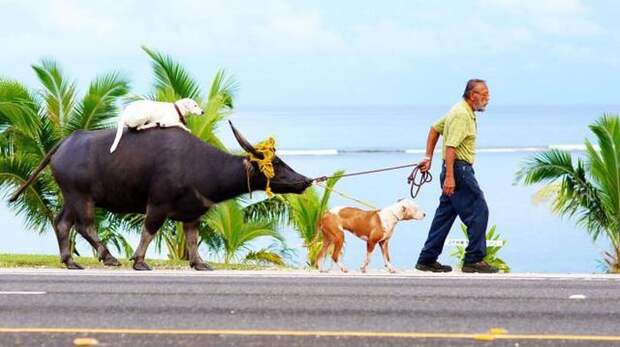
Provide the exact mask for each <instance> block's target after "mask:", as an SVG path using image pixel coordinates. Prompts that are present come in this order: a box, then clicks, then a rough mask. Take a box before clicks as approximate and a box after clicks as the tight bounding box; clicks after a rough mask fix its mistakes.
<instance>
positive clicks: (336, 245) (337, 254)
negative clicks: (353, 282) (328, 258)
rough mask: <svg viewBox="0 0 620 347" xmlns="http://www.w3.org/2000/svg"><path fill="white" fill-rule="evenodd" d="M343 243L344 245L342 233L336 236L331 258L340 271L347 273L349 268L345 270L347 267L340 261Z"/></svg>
mask: <svg viewBox="0 0 620 347" xmlns="http://www.w3.org/2000/svg"><path fill="white" fill-rule="evenodd" d="M343 245H344V233H343V234H342V235H341V237H339V238H338V240H336V242H334V253H332V259H333V261H334V263H336V265H338V267H339V268H340V271H342V272H344V273H347V272H349V270H347V268H346V267H345V266H344V265H343V264H342V262H341V261H340V260H341V258H342V246H343Z"/></svg>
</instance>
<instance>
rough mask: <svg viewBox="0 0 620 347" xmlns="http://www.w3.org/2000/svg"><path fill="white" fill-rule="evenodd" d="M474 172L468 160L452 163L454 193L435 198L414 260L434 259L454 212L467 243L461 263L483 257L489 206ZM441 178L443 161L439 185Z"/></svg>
mask: <svg viewBox="0 0 620 347" xmlns="http://www.w3.org/2000/svg"><path fill="white" fill-rule="evenodd" d="M474 174H475V173H474V168H473V167H472V166H471V165H470V164H469V163H467V162H464V161H461V160H457V161H456V162H455V163H454V180H455V183H456V188H455V190H454V194H452V196H451V197H448V196H447V195H445V194H442V195H441V197H440V198H439V207H437V211H435V217H434V218H433V223H432V224H431V229H430V230H429V232H428V238H427V239H426V243H425V244H424V248H423V249H422V252H420V257H419V258H418V264H426V265H429V264H432V263H434V262H435V261H437V257H439V254H441V251H442V250H443V246H444V243H445V242H446V237H447V236H448V232H450V228H452V224H453V223H454V220H455V219H456V216H459V218H460V219H461V221H463V223H464V224H465V225H466V226H467V238H468V239H469V245H468V246H467V248H466V249H465V259H464V262H465V264H471V263H476V262H479V261H481V260H482V259H484V257H485V255H486V251H487V242H486V230H487V223H488V221H489V208H488V207H487V202H486V200H485V199H484V193H482V190H481V189H480V186H479V185H478V181H476V177H475V176H474ZM445 178H446V165H445V163H444V165H443V170H442V171H441V176H440V184H441V188H442V189H443V183H444V180H445Z"/></svg>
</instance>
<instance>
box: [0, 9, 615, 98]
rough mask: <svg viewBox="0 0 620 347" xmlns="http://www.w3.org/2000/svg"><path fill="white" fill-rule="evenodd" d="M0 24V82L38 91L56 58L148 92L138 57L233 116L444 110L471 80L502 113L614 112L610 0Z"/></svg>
mask: <svg viewBox="0 0 620 347" xmlns="http://www.w3.org/2000/svg"><path fill="white" fill-rule="evenodd" d="M0 16H1V18H2V20H0V47H1V50H0V76H1V77H3V78H11V79H17V80H20V81H23V82H25V83H26V84H27V85H29V86H31V87H33V88H36V87H37V83H36V79H35V76H34V74H33V72H32V70H31V67H30V65H31V64H33V63H36V62H38V61H39V60H40V59H41V58H44V57H51V58H54V59H56V60H57V61H58V62H59V63H60V64H61V66H62V67H63V69H64V71H65V72H66V73H67V74H68V75H69V76H71V77H72V78H74V79H75V80H76V81H77V82H78V85H79V86H80V87H81V88H82V89H83V88H85V87H86V86H87V84H88V82H89V81H90V80H91V79H92V78H94V77H95V76H97V75H98V74H101V73H104V72H108V71H111V70H117V71H120V72H122V73H123V74H125V75H127V76H128V77H129V78H130V80H131V82H132V90H133V92H134V93H137V94H146V93H148V92H149V86H150V83H151V81H152V75H151V72H150V65H149V61H148V59H147V57H146V55H145V54H144V52H143V51H142V50H141V49H140V46H141V45H146V46H148V47H150V48H153V49H156V50H159V51H161V52H164V53H166V54H169V55H171V56H173V57H174V58H175V59H177V60H178V61H180V62H181V63H182V64H183V65H184V66H185V67H186V68H187V69H188V70H189V71H190V72H191V74H192V76H193V77H195V78H196V79H197V80H198V81H199V82H200V83H201V85H202V86H203V88H204V89H205V90H206V89H207V87H208V86H209V83H210V81H211V78H212V77H213V75H214V73H215V71H216V70H217V69H218V68H225V69H226V70H227V71H228V72H229V73H230V74H232V75H233V76H234V77H235V79H236V80H237V81H238V83H239V91H238V95H237V104H238V105H239V107H251V106H275V107H278V106H351V105H355V106H364V105H436V104H446V103H451V102H452V101H453V100H455V99H456V98H458V97H459V96H460V94H461V93H462V90H463V87H464V84H465V82H466V81H467V79H469V78H483V79H486V80H487V81H488V83H489V87H490V89H491V98H492V102H493V103H495V104H500V105H531V104H536V105H541V104H544V105H572V104H619V103H620V100H619V98H618V95H619V93H618V89H619V86H620V21H618V20H617V19H618V18H620V2H618V1H615V0H599V1H580V0H535V1H525V0H524V1H518V0H471V1H415V0H409V1H407V0H403V1H398V0H391V1H381V2H379V1H360V0H357V1H344V0H343V1H301V0H299V1H296V0H290V1H284V0H262V1H259V2H257V1H249V0H248V1H237V0H223V1H219V0H214V1H204V0H197V1H189V0H188V1H183V0H177V1H130V0H127V1H102V0H99V1H41V0H37V1H33V0H0Z"/></svg>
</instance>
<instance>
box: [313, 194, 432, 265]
mask: <svg viewBox="0 0 620 347" xmlns="http://www.w3.org/2000/svg"><path fill="white" fill-rule="evenodd" d="M425 216H426V213H424V211H422V209H421V208H420V207H419V206H418V205H417V204H416V203H415V202H413V200H410V199H401V200H398V202H396V203H395V204H393V205H390V206H388V207H386V208H383V209H381V210H372V211H365V210H362V209H359V208H355V207H338V208H333V209H331V210H329V211H328V212H326V213H325V214H324V215H323V216H322V217H321V219H320V220H319V225H318V231H317V234H318V233H319V232H320V233H321V235H322V236H323V247H322V248H321V250H320V251H319V254H318V256H317V260H316V261H317V263H318V266H319V271H321V272H325V270H324V269H323V265H322V260H323V258H324V257H325V255H326V253H327V251H328V249H329V247H330V246H331V245H333V246H334V250H333V253H332V260H333V261H334V263H336V264H337V265H338V267H340V270H341V271H342V272H347V269H346V268H345V267H344V265H342V263H341V262H340V255H341V253H342V247H343V244H344V230H348V231H350V232H351V233H353V234H354V235H355V236H357V237H359V238H360V239H362V240H364V241H366V259H364V262H363V263H362V267H361V271H362V272H366V271H367V270H368V264H369V263H370V256H371V255H372V252H373V250H374V249H375V245H376V244H379V246H380V247H381V253H382V254H383V261H384V262H385V267H386V268H387V269H388V271H389V272H392V273H394V272H396V269H394V267H393V266H392V264H391V263H390V254H389V251H388V244H389V242H390V237H392V234H393V233H394V227H396V223H398V222H400V221H401V220H411V219H417V220H420V219H422V218H424V217H425Z"/></svg>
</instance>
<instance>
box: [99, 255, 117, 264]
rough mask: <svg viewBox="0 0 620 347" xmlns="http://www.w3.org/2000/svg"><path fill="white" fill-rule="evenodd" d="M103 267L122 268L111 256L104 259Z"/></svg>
mask: <svg viewBox="0 0 620 347" xmlns="http://www.w3.org/2000/svg"><path fill="white" fill-rule="evenodd" d="M103 265H105V266H121V262H120V261H118V259H116V258H114V257H113V256H111V255H108V256H107V257H105V258H104V259H103Z"/></svg>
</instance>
